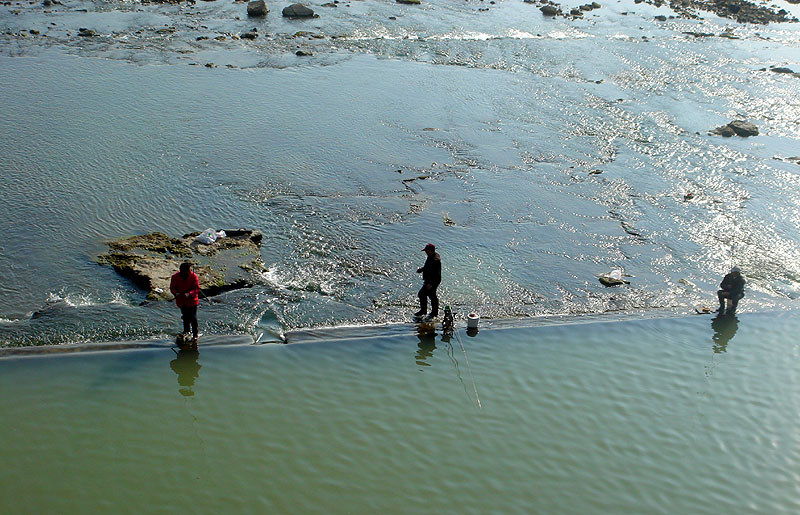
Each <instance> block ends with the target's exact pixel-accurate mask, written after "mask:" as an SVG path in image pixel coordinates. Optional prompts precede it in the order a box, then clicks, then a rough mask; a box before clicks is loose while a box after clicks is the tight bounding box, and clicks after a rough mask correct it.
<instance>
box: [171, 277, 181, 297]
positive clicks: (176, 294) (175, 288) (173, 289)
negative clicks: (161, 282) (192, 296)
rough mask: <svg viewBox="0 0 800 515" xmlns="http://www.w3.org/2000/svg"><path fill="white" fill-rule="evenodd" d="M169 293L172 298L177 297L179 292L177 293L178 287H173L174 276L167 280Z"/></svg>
mask: <svg viewBox="0 0 800 515" xmlns="http://www.w3.org/2000/svg"><path fill="white" fill-rule="evenodd" d="M169 292H170V293H171V294H172V296H173V297H178V296H179V295H181V294H180V292H179V291H178V287H177V286H176V285H175V276H174V275H173V276H172V277H171V278H170V280H169Z"/></svg>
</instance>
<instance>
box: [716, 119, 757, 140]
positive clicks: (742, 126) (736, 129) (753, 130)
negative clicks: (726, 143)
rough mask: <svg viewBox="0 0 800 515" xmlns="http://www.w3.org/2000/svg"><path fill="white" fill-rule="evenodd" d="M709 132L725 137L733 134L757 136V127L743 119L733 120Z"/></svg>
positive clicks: (745, 136)
mask: <svg viewBox="0 0 800 515" xmlns="http://www.w3.org/2000/svg"><path fill="white" fill-rule="evenodd" d="M711 134H716V135H718V136H723V137H725V138H730V137H731V136H733V135H737V136H741V137H743V138H747V137H749V136H758V127H756V126H755V125H753V124H752V123H750V122H746V121H744V120H734V121H732V122H731V123H729V124H727V125H723V126H722V127H717V128H716V129H714V130H713V131H711Z"/></svg>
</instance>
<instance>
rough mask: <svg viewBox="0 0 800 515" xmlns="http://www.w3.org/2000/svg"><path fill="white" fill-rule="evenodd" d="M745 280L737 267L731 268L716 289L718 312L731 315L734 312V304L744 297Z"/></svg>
mask: <svg viewBox="0 0 800 515" xmlns="http://www.w3.org/2000/svg"><path fill="white" fill-rule="evenodd" d="M744 285H745V280H744V277H742V273H741V271H740V270H739V267H736V266H735V267H733V268H731V271H730V272H729V273H728V274H727V275H726V276H725V277H724V278H723V279H722V282H721V283H720V285H719V288H720V289H719V291H717V297H718V298H719V314H720V315H733V314H734V313H736V306H737V305H738V304H739V300H740V299H741V298H742V297H744ZM726 299H727V301H728V309H727V311H726V310H725V300H726Z"/></svg>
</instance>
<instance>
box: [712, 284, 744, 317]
mask: <svg viewBox="0 0 800 515" xmlns="http://www.w3.org/2000/svg"><path fill="white" fill-rule="evenodd" d="M717 297H718V298H719V312H720V313H722V314H724V315H733V314H734V313H736V306H738V305H739V301H740V300H741V299H742V297H744V293H731V292H729V291H727V290H718V291H717ZM725 299H728V310H727V311H726V310H725Z"/></svg>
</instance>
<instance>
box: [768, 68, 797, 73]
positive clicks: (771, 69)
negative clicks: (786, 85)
mask: <svg viewBox="0 0 800 515" xmlns="http://www.w3.org/2000/svg"><path fill="white" fill-rule="evenodd" d="M769 71H771V72H775V73H794V70H792V69H791V68H784V67H782V66H779V67H777V68H770V69H769Z"/></svg>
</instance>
